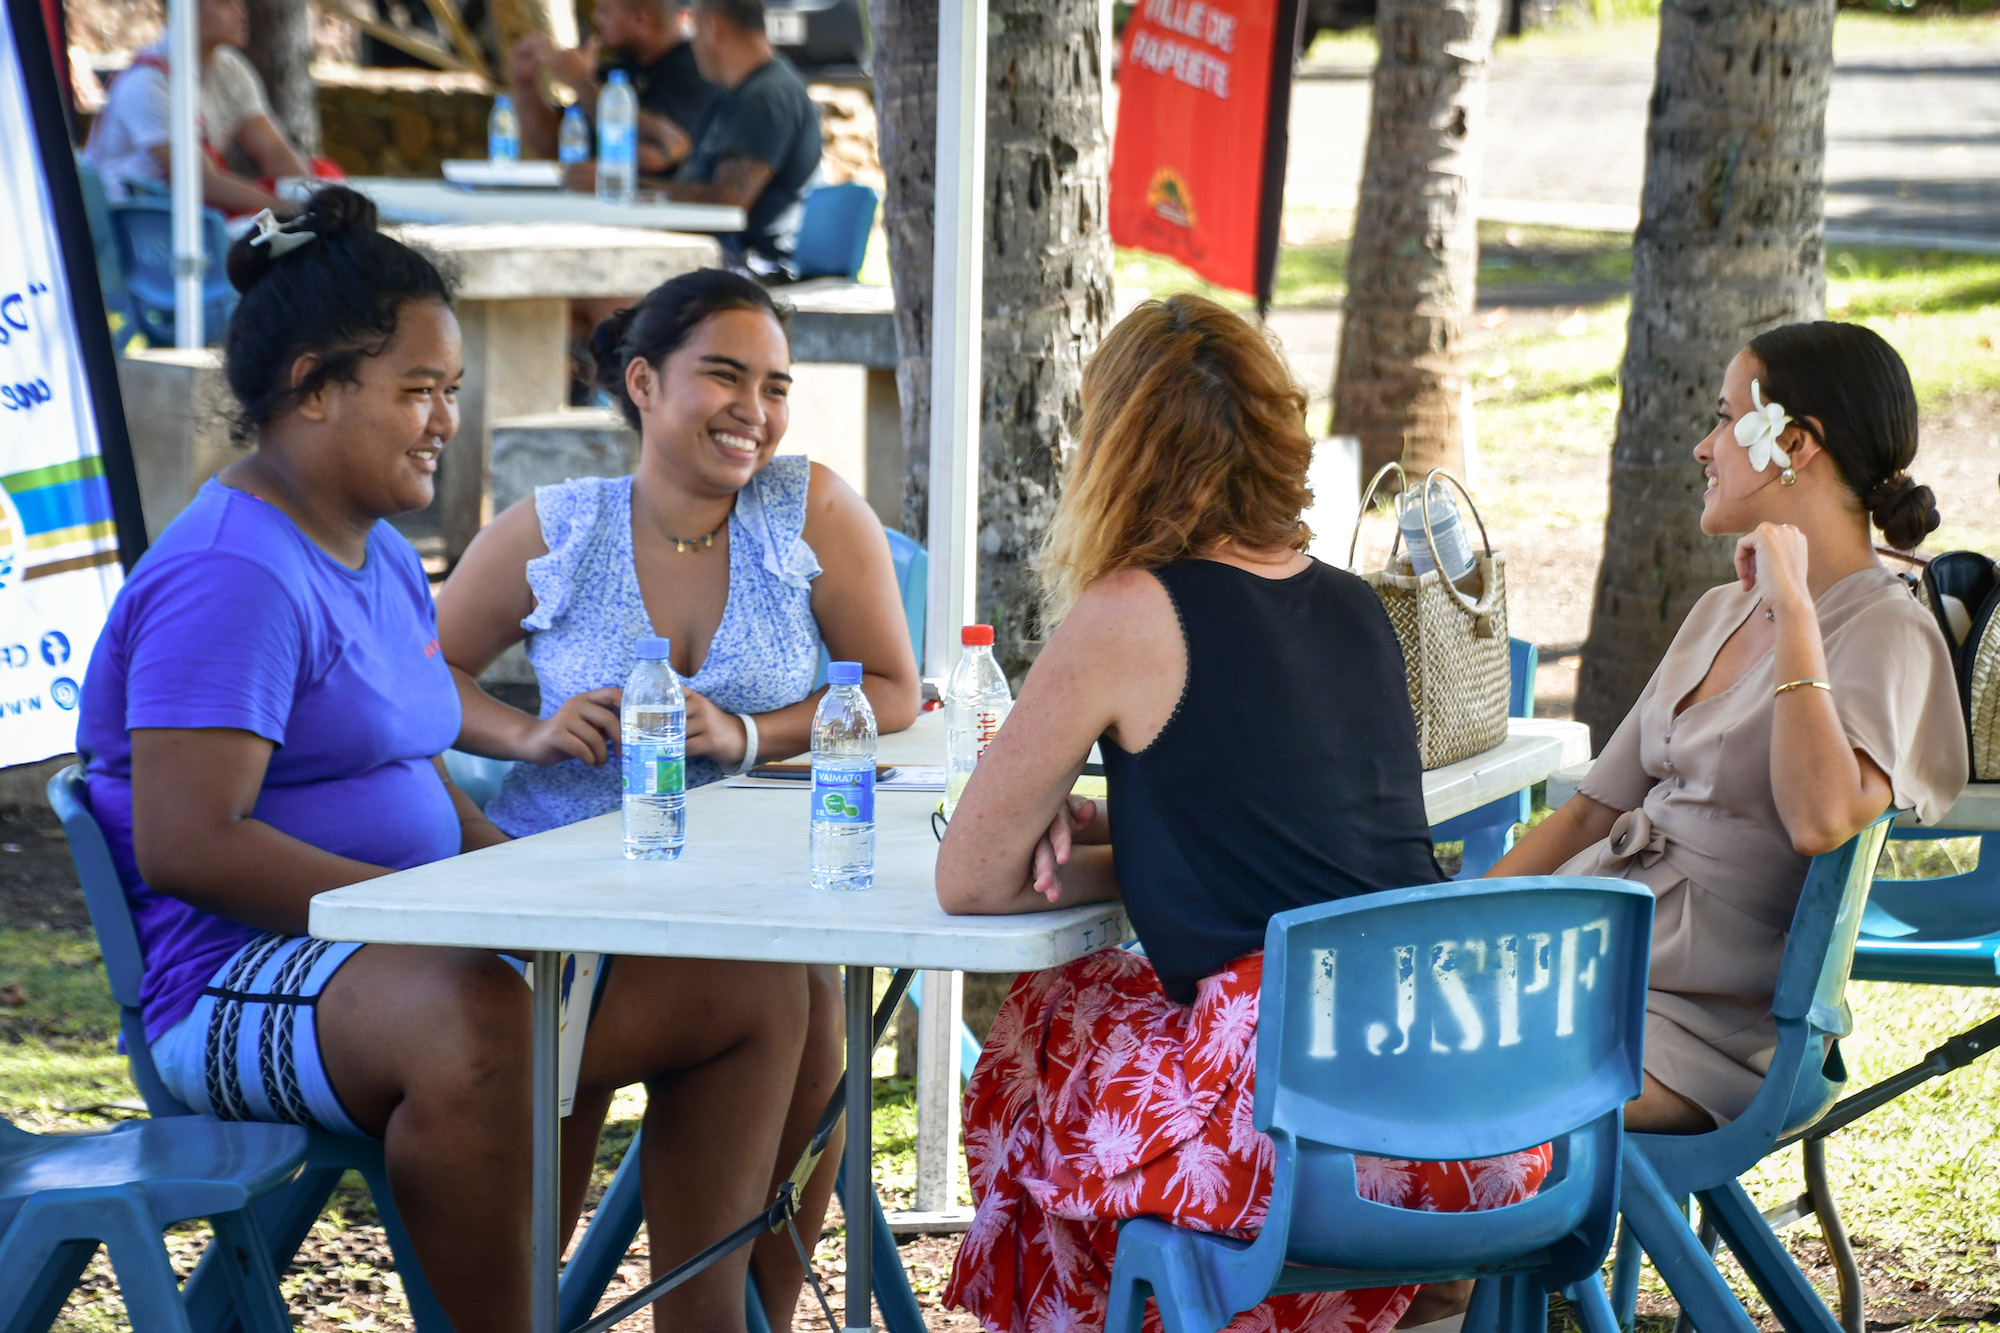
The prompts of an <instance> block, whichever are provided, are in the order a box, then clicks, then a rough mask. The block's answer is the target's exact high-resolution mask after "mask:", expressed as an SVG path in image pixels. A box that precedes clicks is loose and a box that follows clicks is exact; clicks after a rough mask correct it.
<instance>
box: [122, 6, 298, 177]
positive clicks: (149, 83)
mask: <svg viewBox="0 0 2000 1333" xmlns="http://www.w3.org/2000/svg"><path fill="white" fill-rule="evenodd" d="M249 35H250V17H249V11H248V10H247V9H245V7H244V0H201V4H200V18H199V35H198V37H197V39H196V40H197V41H198V42H199V44H200V47H201V123H200V125H199V127H198V132H199V134H200V135H201V139H202V143H203V146H204V149H205V151H204V153H203V154H202V164H201V194H202V200H203V202H205V203H206V204H208V205H209V206H210V207H211V208H219V209H221V210H222V211H223V212H224V213H227V214H230V215H231V216H236V215H239V214H244V213H254V212H256V211H257V210H258V209H261V208H268V209H270V210H271V211H272V212H274V213H276V214H278V215H279V216H280V217H289V216H290V215H292V214H293V213H296V212H297V211H298V205H296V204H291V203H287V202H285V201H284V200H282V199H279V198H278V197H277V196H276V195H275V194H273V193H272V192H271V189H270V186H269V184H268V183H260V182H258V181H254V180H251V179H249V178H248V177H245V176H241V175H238V174H237V173H236V172H234V171H232V170H230V168H229V166H228V155H229V150H230V149H231V148H232V147H234V148H239V149H241V150H242V151H243V152H244V153H245V154H246V155H247V156H248V157H249V158H250V160H251V161H252V162H255V163H256V164H257V168H258V170H260V171H261V172H262V173H263V174H264V176H265V178H266V181H267V182H268V181H269V180H275V179H276V178H277V177H280V176H310V175H313V174H315V173H314V168H313V166H312V165H311V164H310V163H308V162H307V161H306V160H305V158H304V157H302V156H301V155H300V154H299V151H298V149H296V148H294V147H293V146H292V144H291V142H290V140H288V139H286V138H285V132H284V131H283V130H281V129H279V128H278V124H277V121H275V120H274V119H273V118H272V116H271V104H270V102H269V101H268V100H266V98H265V96H264V81H263V80H262V79H261V78H259V77H258V76H257V70H256V67H255V66H253V65H252V64H251V63H250V61H249V58H248V57H246V56H245V55H244V54H243V52H242V51H241V50H239V49H238V48H239V47H241V46H242V45H243V43H244V42H245V41H247V40H249ZM170 76H171V70H170V68H169V65H168V61H167V38H165V37H161V38H160V40H159V41H157V42H154V43H152V44H151V45H150V46H145V47H142V48H140V50H139V53H138V54H137V55H135V56H133V57H132V63H131V65H130V66H129V67H128V68H126V69H125V71H124V72H123V73H121V74H119V75H118V77H117V78H116V79H113V80H112V82H111V90H110V92H108V93H107V94H106V95H105V100H104V110H103V111H102V112H101V113H100V114H99V115H98V117H97V121H96V123H95V124H93V125H92V126H91V127H90V138H89V140H88V141H87V142H86V143H85V144H84V148H83V160H84V161H86V162H88V163H89V164H90V165H91V166H93V167H95V168H97V173H98V175H100V176H102V177H103V178H104V189H105V193H106V194H107V195H109V196H110V198H111V201H112V202H113V203H118V202H121V201H123V200H125V199H126V198H128V197H130V194H131V189H130V187H129V186H128V185H127V182H128V181H135V180H137V181H154V182H158V183H159V184H161V185H164V184H166V183H167V181H168V179H169V176H170V173H171V171H172V169H173V145H172V142H171V140H172V137H173V130H172V123H173V117H172V110H173V95H172V92H171V84H170Z"/></svg>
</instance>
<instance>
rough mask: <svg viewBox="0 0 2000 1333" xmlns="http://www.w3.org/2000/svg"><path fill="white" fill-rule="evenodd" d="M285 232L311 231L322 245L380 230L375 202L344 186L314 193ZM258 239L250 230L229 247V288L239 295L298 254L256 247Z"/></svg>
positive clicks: (326, 187)
mask: <svg viewBox="0 0 2000 1333" xmlns="http://www.w3.org/2000/svg"><path fill="white" fill-rule="evenodd" d="M284 229H285V231H287V232H288V233H290V234H292V235H295V236H296V235H298V234H300V233H302V232H311V233H312V234H313V235H314V236H316V237H318V238H319V240H320V242H322V243H323V242H326V241H331V240H334V239H336V238H338V237H341V236H349V235H354V234H357V233H360V234H367V233H372V232H375V231H377V230H379V223H378V220H377V217H376V213H375V201H374V200H372V199H370V198H369V197H368V196H367V195H365V194H361V193H359V192H358V191H355V190H350V189H348V188H347V187H346V186H345V185H328V186H325V187H323V188H321V189H318V190H315V191H314V192H313V193H312V195H311V196H310V197H308V198H307V200H306V203H305V207H304V208H303V209H302V210H301V211H300V213H299V215H298V216H297V217H296V218H293V219H292V220H291V221H289V222H286V223H285V224H284ZM256 239H257V233H256V232H255V231H251V232H248V233H246V234H245V235H243V236H240V237H238V238H237V240H236V243H235V244H234V245H232V246H230V247H229V257H228V260H227V261H226V266H227V269H228V273H229V285H230V286H232V287H234V288H235V289H236V290H237V291H239V292H247V291H249V290H250V287H251V284H253V283H255V282H256V281H257V280H258V279H259V278H261V277H263V276H264V275H265V274H266V273H269V272H270V271H271V268H272V266H273V265H275V264H277V263H279V262H280V261H281V260H283V259H286V258H289V257H291V256H294V255H297V254H298V253H299V251H298V250H291V251H288V252H287V253H286V254H284V255H276V254H273V253H272V251H271V247H270V246H269V245H256V244H253V242H254V241H255V240H256Z"/></svg>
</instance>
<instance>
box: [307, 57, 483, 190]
mask: <svg viewBox="0 0 2000 1333" xmlns="http://www.w3.org/2000/svg"><path fill="white" fill-rule="evenodd" d="M313 79H314V81H315V82H317V83H318V84H319V118H320V126H321V131H320V132H321V134H322V136H323V138H324V141H325V153H326V155H327V156H328V157H330V158H332V159H333V160H334V161H336V162H338V163H340V169H341V170H342V171H345V172H346V173H347V174H349V175H350V176H430V177H436V176H438V175H439V174H441V172H442V170H443V168H442V167H441V165H440V164H441V163H443V162H444V161H445V159H447V158H454V157H485V156H486V117H487V115H488V114H489V113H490V112H491V111H492V110H493V96H492V94H491V93H489V92H488V91H487V90H486V85H485V83H484V81H483V80H481V79H480V78H479V77H478V76H476V75H472V74H441V73H437V72H434V71H429V70H411V69H360V68H357V67H355V66H353V65H315V66H314V67H313Z"/></svg>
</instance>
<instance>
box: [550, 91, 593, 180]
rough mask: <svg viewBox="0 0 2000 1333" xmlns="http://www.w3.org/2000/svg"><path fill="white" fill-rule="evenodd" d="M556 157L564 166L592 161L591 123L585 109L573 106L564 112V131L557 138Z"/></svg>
mask: <svg viewBox="0 0 2000 1333" xmlns="http://www.w3.org/2000/svg"><path fill="white" fill-rule="evenodd" d="M556 157H557V159H558V160H559V161H561V163H562V164H563V165H564V166H566V167H567V166H570V165H572V164H574V163H577V162H588V161H590V122H589V121H588V120H586V119H584V115H583V108H582V107H578V106H572V107H571V108H570V109H569V110H567V111H565V112H563V118H562V130H561V131H560V132H559V133H558V135H557V136H556Z"/></svg>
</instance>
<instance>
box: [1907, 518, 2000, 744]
mask: <svg viewBox="0 0 2000 1333" xmlns="http://www.w3.org/2000/svg"><path fill="white" fill-rule="evenodd" d="M1916 589H1917V599H1918V600H1919V601H1921V602H1922V603H1923V604H1924V605H1925V606H1927V607H1929V608H1930V611H1931V614H1932V615H1934V616H1935V617H1936V618H1937V623H1938V628H1939V629H1940V630H1942V631H1943V632H1944V639H1945V642H1946V643H1947V644H1948V645H1950V647H1951V660H1952V666H1953V668H1954V669H1955V671H1956V672H1957V675H1958V701H1959V703H1960V705H1961V706H1963V708H1964V709H1965V734H1966V740H1967V742H1968V747H1967V748H1968V749H1969V750H1970V752H1971V755H1972V773H1971V775H1970V776H1971V778H1972V780H1973V781H1974V782H1996V781H2000V568H1996V567H1995V566H1994V563H1993V561H1991V560H1990V559H1988V558H1987V557H1986V556H1983V555H1980V554H1979V553H1978V552H1976V551H1947V552H1945V553H1944V554H1943V555H1938V556H1933V557H1932V558H1931V560H1930V562H1929V563H1928V564H1926V565H1925V566H1924V569H1923V574H1922V576H1921V577H1920V578H1919V579H1918V580H1917V584H1916ZM1947 597H1949V598H1953V599H1955V601H1956V603H1957V605H1956V606H1955V607H1953V608H1952V609H1953V610H1957V611H1960V612H1961V613H1962V617H1963V618H1962V619H1961V620H1960V621H1959V622H1958V623H1954V618H1953V616H1952V615H1951V614H1950V613H1949V612H1948V611H1947V610H1946V606H1947V604H1946V601H1945V599H1946V598H1947Z"/></svg>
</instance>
